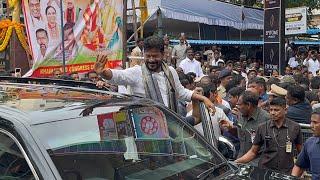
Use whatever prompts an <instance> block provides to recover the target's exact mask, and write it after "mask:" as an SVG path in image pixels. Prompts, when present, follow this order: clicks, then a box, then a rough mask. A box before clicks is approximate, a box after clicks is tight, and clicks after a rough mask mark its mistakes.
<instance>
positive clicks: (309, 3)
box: [285, 0, 320, 11]
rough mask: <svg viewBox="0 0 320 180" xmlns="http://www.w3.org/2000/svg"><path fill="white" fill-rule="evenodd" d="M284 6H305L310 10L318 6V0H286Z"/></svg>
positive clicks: (319, 6)
mask: <svg viewBox="0 0 320 180" xmlns="http://www.w3.org/2000/svg"><path fill="white" fill-rule="evenodd" d="M285 6H286V8H293V7H300V6H306V7H308V8H309V10H310V11H311V10H312V9H318V8H320V1H319V0H286V1H285Z"/></svg>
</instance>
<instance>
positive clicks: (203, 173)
mask: <svg viewBox="0 0 320 180" xmlns="http://www.w3.org/2000/svg"><path fill="white" fill-rule="evenodd" d="M227 164H228V161H224V162H223V163H220V164H218V165H214V166H213V167H211V168H209V169H207V170H205V171H203V172H202V173H201V174H199V175H198V176H197V179H205V178H206V177H208V176H209V175H210V174H211V173H213V172H214V171H215V170H216V169H218V168H220V167H222V166H225V165H227Z"/></svg>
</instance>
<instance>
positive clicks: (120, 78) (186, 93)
mask: <svg viewBox="0 0 320 180" xmlns="http://www.w3.org/2000/svg"><path fill="white" fill-rule="evenodd" d="M169 69H170V71H171V73H172V76H173V80H174V82H175V86H176V93H177V95H178V97H177V99H181V100H184V101H191V96H192V94H193V92H192V91H190V90H188V89H185V88H184V87H183V86H182V85H181V83H180V81H179V77H178V74H177V71H176V70H175V69H174V68H173V67H171V66H169ZM110 70H111V72H112V79H111V80H110V83H113V84H117V85H129V86H130V87H131V91H132V94H133V95H138V96H142V97H146V94H145V89H144V83H143V79H142V70H141V66H134V67H131V68H128V69H124V70H117V69H110ZM152 76H153V78H154V79H155V80H157V82H158V85H159V88H160V93H161V96H162V99H163V102H164V104H165V105H166V106H167V107H168V104H169V103H168V100H169V92H168V88H167V85H166V76H165V74H164V72H163V71H161V72H159V73H156V72H155V73H153V74H152Z"/></svg>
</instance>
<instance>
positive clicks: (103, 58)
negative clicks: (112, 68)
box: [94, 53, 108, 74]
mask: <svg viewBox="0 0 320 180" xmlns="http://www.w3.org/2000/svg"><path fill="white" fill-rule="evenodd" d="M107 62H108V54H107V53H99V54H98V56H97V61H96V63H95V64H94V71H95V72H96V73H97V74H102V73H103V71H104V68H105V66H106V64H107Z"/></svg>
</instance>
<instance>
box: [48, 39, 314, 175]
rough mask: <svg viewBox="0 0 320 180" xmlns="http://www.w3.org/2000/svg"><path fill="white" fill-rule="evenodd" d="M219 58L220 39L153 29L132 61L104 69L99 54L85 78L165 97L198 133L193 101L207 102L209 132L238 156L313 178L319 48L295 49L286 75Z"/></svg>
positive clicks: (240, 60) (103, 58) (123, 90)
mask: <svg viewBox="0 0 320 180" xmlns="http://www.w3.org/2000/svg"><path fill="white" fill-rule="evenodd" d="M204 56H206V58H204ZM223 57H224V55H223V54H222V53H221V51H220V50H219V48H218V47H217V46H214V47H212V49H209V50H207V51H205V52H195V51H194V50H193V48H192V47H191V46H190V45H189V44H188V42H187V41H186V39H185V37H184V36H181V37H180V43H179V44H178V45H176V46H173V47H171V46H170V45H169V39H168V37H164V38H160V37H158V36H151V37H148V38H146V39H144V40H139V41H138V44H137V47H136V48H134V50H133V52H132V54H131V61H130V67H129V68H126V69H121V68H118V69H108V68H105V65H106V63H107V61H108V57H107V55H105V54H99V55H98V57H97V62H96V63H95V67H94V71H91V72H88V73H87V74H86V75H85V78H84V79H82V80H85V81H91V82H93V83H96V84H97V86H99V87H114V88H112V90H114V91H118V92H121V93H129V94H134V95H138V96H142V97H146V98H150V99H152V100H154V101H157V102H160V103H163V104H164V105H165V106H167V107H168V108H170V109H172V110H173V111H176V112H177V113H178V114H180V115H181V116H182V117H183V118H184V120H185V121H187V122H188V123H190V124H191V125H192V126H194V127H195V129H196V130H198V131H199V132H200V133H202V134H203V133H204V132H203V129H202V125H201V120H199V117H198V115H197V114H196V113H195V110H194V109H193V108H194V107H195V106H194V104H195V103H197V102H198V101H200V102H204V104H205V105H206V107H207V108H209V109H210V110H211V120H212V124H213V127H214V135H215V136H216V137H217V138H218V137H219V136H221V135H223V136H225V137H227V138H228V139H229V140H230V141H232V143H233V144H234V145H235V147H236V150H237V158H236V160H235V162H236V163H251V164H253V165H256V166H259V167H261V168H268V169H272V170H276V171H279V172H282V173H285V174H291V175H294V176H302V174H303V173H304V171H305V170H308V172H309V173H311V174H312V179H320V152H319V151H320V91H319V88H320V76H318V73H319V70H320V64H319V56H318V52H317V51H316V50H310V51H308V50H306V51H303V52H302V51H301V49H299V48H298V49H296V50H295V51H293V52H292V57H288V66H287V67H286V69H285V72H284V74H283V75H280V74H279V72H278V71H276V70H274V71H273V72H272V73H271V74H270V75H269V76H265V75H264V72H263V69H262V68H261V66H262V65H261V64H260V63H259V62H256V61H254V62H250V61H249V60H248V59H247V58H246V56H244V55H239V58H238V59H237V60H236V61H227V60H224V58H223ZM53 77H54V78H67V79H73V80H80V78H79V74H77V73H72V74H70V75H69V76H67V77H64V76H62V72H61V71H59V70H56V71H54V72H53ZM190 101H191V102H190ZM299 123H300V124H307V125H310V126H311V130H312V132H313V135H314V136H313V137H311V138H309V139H308V140H306V141H305V142H303V136H302V131H301V126H300V125H299ZM297 152H298V154H299V155H298V156H296V153H297ZM295 158H296V159H297V160H296V161H294V159H295Z"/></svg>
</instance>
